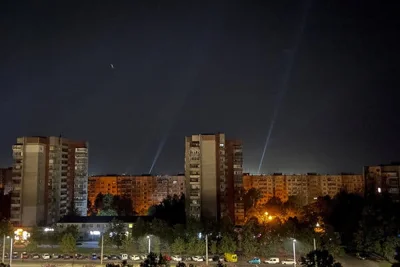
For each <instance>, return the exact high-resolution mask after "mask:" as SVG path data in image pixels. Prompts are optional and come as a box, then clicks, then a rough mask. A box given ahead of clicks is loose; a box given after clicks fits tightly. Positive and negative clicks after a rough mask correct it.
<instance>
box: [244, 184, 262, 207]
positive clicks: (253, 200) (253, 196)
mask: <svg viewBox="0 0 400 267" xmlns="http://www.w3.org/2000/svg"><path fill="white" fill-rule="evenodd" d="M261 198H262V193H261V191H260V190H259V189H256V188H250V189H249V190H248V191H247V192H246V193H245V194H244V203H245V207H244V208H245V210H248V209H250V208H256V207H257V204H258V201H259V200H260V199H261Z"/></svg>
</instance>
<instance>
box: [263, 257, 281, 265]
mask: <svg viewBox="0 0 400 267" xmlns="http://www.w3.org/2000/svg"><path fill="white" fill-rule="evenodd" d="M264 262H265V263H266V264H278V263H279V258H269V259H267V260H265V261H264Z"/></svg>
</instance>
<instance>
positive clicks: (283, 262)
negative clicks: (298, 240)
mask: <svg viewBox="0 0 400 267" xmlns="http://www.w3.org/2000/svg"><path fill="white" fill-rule="evenodd" d="M281 263H282V264H284V265H295V264H296V262H295V261H294V260H293V259H286V260H283V261H282V262H281Z"/></svg>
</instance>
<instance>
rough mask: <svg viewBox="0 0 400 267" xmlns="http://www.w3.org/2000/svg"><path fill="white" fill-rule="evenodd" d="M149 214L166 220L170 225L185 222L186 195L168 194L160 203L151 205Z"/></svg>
mask: <svg viewBox="0 0 400 267" xmlns="http://www.w3.org/2000/svg"><path fill="white" fill-rule="evenodd" d="M149 215H151V216H154V217H155V218H157V219H159V220H162V221H165V222H167V223H168V224H169V225H175V224H185V222H186V212H185V195H183V194H182V195H181V196H177V195H175V196H173V197H171V196H168V197H167V198H165V199H164V200H163V201H162V202H161V203H160V204H159V205H155V206H153V207H151V208H150V209H149Z"/></svg>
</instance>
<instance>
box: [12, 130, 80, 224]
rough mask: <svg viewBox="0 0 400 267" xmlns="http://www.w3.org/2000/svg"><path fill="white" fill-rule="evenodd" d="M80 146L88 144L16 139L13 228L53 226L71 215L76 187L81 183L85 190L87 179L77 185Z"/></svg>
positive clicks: (44, 138) (46, 138) (38, 138)
mask: <svg viewBox="0 0 400 267" xmlns="http://www.w3.org/2000/svg"><path fill="white" fill-rule="evenodd" d="M80 146H85V147H87V144H86V143H84V142H79V143H77V142H73V141H71V140H68V139H65V138H61V137H20V138H17V143H16V144H15V145H14V146H13V157H14V166H13V178H12V179H13V191H14V192H13V195H12V199H11V202H12V212H11V213H12V214H11V221H12V222H13V223H14V224H16V225H19V226H34V225H37V224H47V225H50V224H53V223H55V222H57V221H58V220H59V219H60V218H61V217H62V216H64V215H66V214H67V213H68V210H69V209H71V208H72V205H73V195H74V187H75V186H78V187H79V186H81V185H78V184H77V183H80V182H82V183H83V185H82V186H85V188H86V184H85V181H84V180H85V179H81V180H77V181H75V148H76V147H80ZM86 173H87V166H86ZM18 205H19V206H18ZM84 205H85V206H84V207H82V210H86V203H85V204H84ZM35 214H36V215H35ZM85 214H86V213H85Z"/></svg>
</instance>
